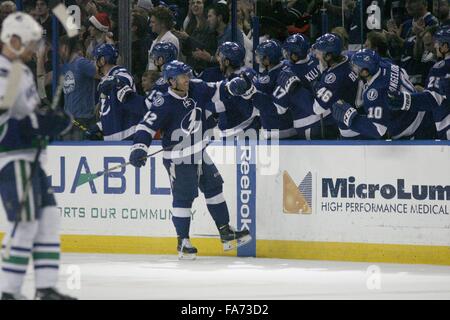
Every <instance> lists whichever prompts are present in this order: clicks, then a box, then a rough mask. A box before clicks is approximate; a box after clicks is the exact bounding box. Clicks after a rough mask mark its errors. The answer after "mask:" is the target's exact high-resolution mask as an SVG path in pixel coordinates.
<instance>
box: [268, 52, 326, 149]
mask: <svg viewBox="0 0 450 320" xmlns="http://www.w3.org/2000/svg"><path fill="white" fill-rule="evenodd" d="M289 71H292V73H293V74H295V76H296V77H297V78H298V79H299V80H300V84H299V85H298V86H297V87H296V89H295V90H291V91H290V92H289V94H287V92H286V91H285V89H284V87H285V84H284V83H281V82H280V81H278V83H277V85H278V87H277V88H276V89H275V91H274V93H273V95H274V99H275V105H276V106H277V108H278V112H285V111H287V110H289V111H288V112H290V113H291V115H292V118H293V125H294V128H295V129H296V130H297V133H298V135H299V137H301V138H305V139H308V140H309V139H311V130H310V128H311V127H313V126H315V125H316V126H317V125H320V116H319V115H316V114H315V113H314V111H313V105H314V96H315V94H314V89H313V87H314V84H315V83H316V81H317V80H318V79H319V77H320V74H321V71H320V66H319V61H318V60H317V59H316V58H314V57H312V56H308V57H307V58H306V59H304V60H301V61H298V62H297V63H295V64H294V63H289V64H287V68H283V71H282V72H289ZM289 81H290V80H289Z"/></svg>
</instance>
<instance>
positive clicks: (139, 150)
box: [130, 143, 147, 168]
mask: <svg viewBox="0 0 450 320" xmlns="http://www.w3.org/2000/svg"><path fill="white" fill-rule="evenodd" d="M146 162H147V146H146V145H145V144H142V143H138V144H135V145H133V146H132V147H131V154H130V163H131V164H132V165H133V166H134V167H138V168H140V167H143V166H145V163H146Z"/></svg>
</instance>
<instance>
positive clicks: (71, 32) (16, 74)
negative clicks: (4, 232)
mask: <svg viewBox="0 0 450 320" xmlns="http://www.w3.org/2000/svg"><path fill="white" fill-rule="evenodd" d="M51 7H52V8H53V9H52V11H53V13H54V14H55V16H56V17H57V18H58V20H59V21H60V22H61V24H62V25H63V27H64V29H65V30H66V32H67V35H68V36H69V38H73V37H75V36H77V35H78V30H77V29H76V28H73V26H70V25H69V23H70V21H71V18H70V16H69V15H68V14H67V8H66V6H65V5H64V4H62V3H59V1H56V3H55V2H53V3H52V5H51ZM13 67H14V68H15V69H13ZM18 68H20V69H18ZM21 73H22V70H21V63H20V62H17V65H16V66H14V63H13V66H12V68H11V73H10V79H9V81H10V82H8V89H9V87H10V86H15V87H14V88H12V89H13V92H10V93H9V95H8V96H5V97H4V100H3V103H2V105H5V106H6V107H9V108H11V107H12V105H13V104H14V102H15V100H16V96H17V92H18V90H19V88H20V78H21ZM58 80H59V84H58V87H57V90H56V94H55V96H54V97H53V101H52V105H51V109H52V110H56V107H57V106H58V104H59V101H60V99H61V93H62V89H63V87H64V77H63V76H61V77H60V78H59V79H58ZM14 91H15V92H14ZM7 92H9V91H7ZM38 141H39V145H38V148H37V151H36V155H35V157H34V159H33V162H32V166H31V172H30V176H29V177H28V179H27V181H26V183H25V187H24V194H23V199H22V200H21V201H20V203H19V211H18V214H17V215H16V219H15V222H14V227H13V230H12V232H11V236H10V238H9V239H8V242H7V243H6V246H5V251H4V254H3V255H4V257H5V259H9V257H10V252H11V245H12V240H13V238H14V235H15V233H16V231H17V227H18V225H19V221H20V217H21V215H22V211H23V210H24V208H25V204H26V202H27V200H28V193H29V191H30V188H31V185H32V184H33V177H34V175H35V172H36V170H37V168H38V165H39V158H40V156H41V153H42V150H43V146H42V139H38Z"/></svg>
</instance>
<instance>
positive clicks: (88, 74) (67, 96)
mask: <svg viewBox="0 0 450 320" xmlns="http://www.w3.org/2000/svg"><path fill="white" fill-rule="evenodd" d="M59 55H60V57H61V60H62V61H63V62H64V65H63V67H62V70H61V74H62V75H64V88H63V89H64V110H65V111H67V112H69V113H71V114H72V115H73V116H74V118H75V120H76V121H77V122H78V123H80V124H81V125H82V126H84V127H85V128H90V127H91V126H93V125H94V124H95V117H94V109H95V102H94V99H95V77H96V74H97V69H96V66H95V63H94V62H93V61H91V60H88V59H86V58H85V57H83V51H82V48H81V47H80V43H79V41H76V40H73V39H70V38H69V37H67V36H63V37H61V39H60V43H59ZM65 138H67V139H68V140H83V131H81V130H80V129H79V128H76V127H74V128H73V129H72V131H71V133H69V134H68V135H67V136H66V137H65Z"/></svg>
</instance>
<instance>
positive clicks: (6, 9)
mask: <svg viewBox="0 0 450 320" xmlns="http://www.w3.org/2000/svg"><path fill="white" fill-rule="evenodd" d="M16 10H17V7H16V4H15V3H14V2H12V1H5V2H2V3H0V28H1V25H2V23H3V20H5V18H6V17H7V16H8V15H10V14H11V13H13V12H16Z"/></svg>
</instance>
